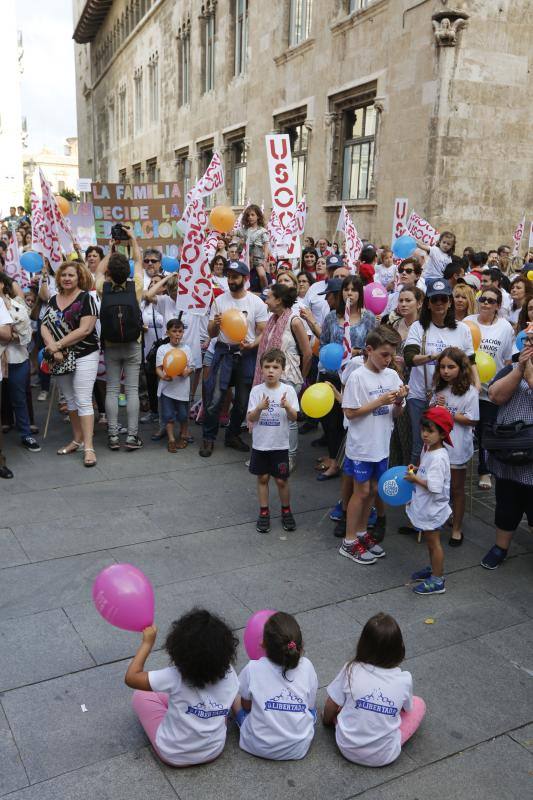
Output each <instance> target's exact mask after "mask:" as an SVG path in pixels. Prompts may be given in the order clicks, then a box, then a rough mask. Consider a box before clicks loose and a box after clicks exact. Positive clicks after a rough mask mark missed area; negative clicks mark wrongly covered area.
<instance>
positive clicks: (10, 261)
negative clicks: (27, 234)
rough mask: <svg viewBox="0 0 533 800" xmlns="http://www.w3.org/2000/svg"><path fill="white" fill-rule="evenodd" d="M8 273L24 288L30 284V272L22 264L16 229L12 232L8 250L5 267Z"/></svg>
mask: <svg viewBox="0 0 533 800" xmlns="http://www.w3.org/2000/svg"><path fill="white" fill-rule="evenodd" d="M4 269H5V271H6V275H9V277H10V278H13V280H14V281H16V282H17V283H18V284H19V286H20V287H21V288H22V289H25V288H26V287H27V286H29V284H30V280H29V278H28V273H27V272H26V270H25V269H23V268H22V267H21V265H20V251H19V245H18V242H17V236H16V233H15V231H13V232H12V235H11V241H10V242H9V247H8V248H7V250H6V263H5V267H4Z"/></svg>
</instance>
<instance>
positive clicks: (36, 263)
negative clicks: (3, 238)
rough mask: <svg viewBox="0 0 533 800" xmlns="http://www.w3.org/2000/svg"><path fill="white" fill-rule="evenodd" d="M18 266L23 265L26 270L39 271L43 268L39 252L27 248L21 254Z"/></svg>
mask: <svg viewBox="0 0 533 800" xmlns="http://www.w3.org/2000/svg"><path fill="white" fill-rule="evenodd" d="M20 266H21V267H24V269H25V270H26V272H40V271H41V270H42V268H43V257H42V256H41V254H40V253H34V252H33V251H32V250H29V251H28V252H27V253H23V254H22V255H21V257H20Z"/></svg>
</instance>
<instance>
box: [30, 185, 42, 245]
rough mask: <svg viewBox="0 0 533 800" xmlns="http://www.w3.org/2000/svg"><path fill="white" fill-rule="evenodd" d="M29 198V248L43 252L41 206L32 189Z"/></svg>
mask: <svg viewBox="0 0 533 800" xmlns="http://www.w3.org/2000/svg"><path fill="white" fill-rule="evenodd" d="M30 200H31V249H32V250H35V252H36V253H42V252H43V246H42V241H43V239H44V227H43V226H44V218H43V208H42V205H41V201H40V200H39V198H38V196H37V193H36V192H34V191H33V190H32V192H31V195H30Z"/></svg>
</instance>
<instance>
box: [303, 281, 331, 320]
mask: <svg viewBox="0 0 533 800" xmlns="http://www.w3.org/2000/svg"><path fill="white" fill-rule="evenodd" d="M325 290H326V281H315V283H313V285H312V286H310V287H309V289H308V290H307V292H306V294H305V297H304V298H303V301H304V305H306V306H307V308H308V309H309V310H310V311H311V314H312V315H313V317H314V318H315V319H316V321H317V323H318V324H319V325H322V324H323V322H324V320H325V319H326V317H327V315H328V314H329V312H330V311H331V309H330V307H329V306H328V301H327V300H326V295H321V294H320V292H324V291H325Z"/></svg>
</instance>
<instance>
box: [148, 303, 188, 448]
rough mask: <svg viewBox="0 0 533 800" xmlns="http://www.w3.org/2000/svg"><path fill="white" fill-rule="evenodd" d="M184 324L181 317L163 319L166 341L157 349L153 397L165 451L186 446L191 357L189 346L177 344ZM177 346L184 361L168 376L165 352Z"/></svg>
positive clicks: (179, 342)
mask: <svg viewBox="0 0 533 800" xmlns="http://www.w3.org/2000/svg"><path fill="white" fill-rule="evenodd" d="M184 332H185V325H184V324H183V322H182V321H181V319H169V321H168V322H167V336H168V338H169V343H168V344H162V345H161V346H160V347H158V348H157V354H156V359H155V366H156V372H157V376H158V378H159V386H158V387H157V396H158V397H159V402H160V408H161V422H162V424H163V425H164V426H165V428H166V432H167V438H168V444H167V450H168V452H169V453H176V452H177V451H178V450H183V449H184V448H185V447H187V444H188V441H187V434H188V424H189V393H190V390H191V381H190V377H189V376H190V375H191V374H192V373H193V372H194V365H193V357H192V353H191V350H190V348H189V347H188V346H187V345H186V344H183V345H182V344H181V340H182V339H183V334H184ZM174 348H179V349H180V350H182V351H183V352H184V353H185V356H186V358H187V364H186V366H185V369H184V370H183V372H182V373H181V374H180V375H176V376H175V377H171V376H170V375H167V373H166V372H165V369H164V366H163V362H164V360H165V356H166V354H167V353H168V352H170V351H171V350H173V349H174ZM176 422H179V424H180V433H179V437H178V439H177V440H176V436H175V431H174V424H175V423H176Z"/></svg>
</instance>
